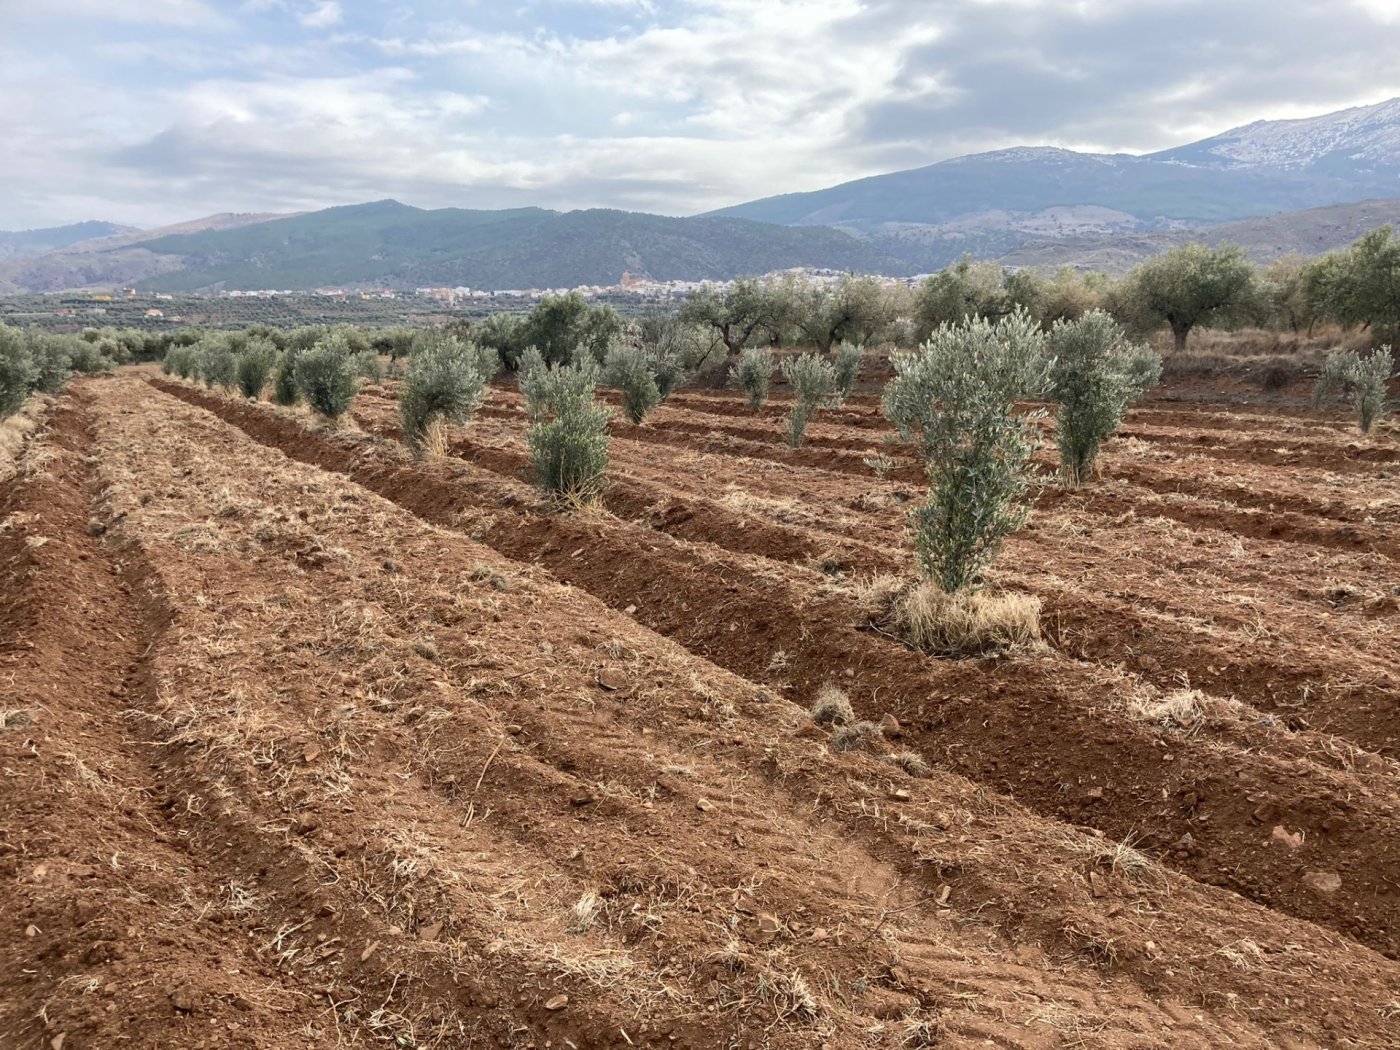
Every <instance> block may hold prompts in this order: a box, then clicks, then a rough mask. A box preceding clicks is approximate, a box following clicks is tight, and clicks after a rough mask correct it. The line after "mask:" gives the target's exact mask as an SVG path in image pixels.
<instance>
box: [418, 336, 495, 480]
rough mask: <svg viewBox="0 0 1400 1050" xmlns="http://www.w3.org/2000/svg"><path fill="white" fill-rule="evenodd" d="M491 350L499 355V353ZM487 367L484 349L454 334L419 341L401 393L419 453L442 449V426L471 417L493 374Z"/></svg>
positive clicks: (493, 354)
mask: <svg viewBox="0 0 1400 1050" xmlns="http://www.w3.org/2000/svg"><path fill="white" fill-rule="evenodd" d="M488 349H489V348H488ZM490 352H491V356H492V358H495V355H496V352H495V351H494V350H491V351H490ZM497 360H498V359H497ZM488 367H490V366H489V365H488V364H487V363H486V360H484V359H483V356H482V354H481V352H480V348H479V347H477V346H476V345H475V344H472V343H464V342H463V341H462V340H460V339H458V338H456V337H455V336H452V335H447V334H445V333H433V334H432V335H430V336H428V337H426V338H420V339H415V340H414V345H413V351H412V353H411V354H410V355H409V358H408V370H407V371H406V372H405V374H404V381H403V388H402V390H401V391H400V393H399V417H400V419H401V421H402V423H403V433H404V439H405V440H406V441H407V442H408V446H409V448H411V449H412V450H413V453H414V455H415V456H421V455H423V453H424V451H425V450H428V449H432V450H435V451H440V450H441V446H442V445H443V444H444V439H443V435H442V434H441V424H444V423H455V424H459V425H460V424H462V423H465V422H466V421H467V420H469V419H470V418H471V417H472V414H473V413H474V412H476V410H477V407H478V406H479V405H480V404H481V399H482V396H483V395H484V394H485V392H486V384H487V382H488V381H489V380H490V378H491V373H489V372H488V371H487V368H488Z"/></svg>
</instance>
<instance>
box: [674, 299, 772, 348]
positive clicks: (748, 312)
mask: <svg viewBox="0 0 1400 1050" xmlns="http://www.w3.org/2000/svg"><path fill="white" fill-rule="evenodd" d="M774 306H775V299H774V296H773V295H772V294H770V293H769V292H768V291H767V290H766V289H765V288H763V286H762V285H760V284H759V283H758V282H757V281H754V280H742V281H735V282H734V283H733V284H731V285H730V286H729V287H728V288H726V289H724V290H722V291H721V290H719V289H717V288H716V287H714V286H713V285H705V286H704V287H702V288H701V289H700V290H699V291H697V292H696V293H695V294H694V295H692V296H691V297H690V298H689V299H687V300H686V301H685V303H684V304H683V305H682V306H681V309H680V318H681V320H682V321H687V322H689V323H692V324H699V325H704V326H705V327H707V328H710V329H713V330H714V332H715V333H716V334H717V335H718V336H719V338H720V340H721V341H722V342H723V343H724V348H725V352H726V357H727V358H733V357H736V356H738V354H739V352H740V351H741V350H743V349H744V347H746V346H747V345H748V343H749V340H750V339H752V338H753V337H754V334H755V333H756V332H758V331H759V330H760V329H761V328H764V327H765V326H769V325H772V324H774V323H775V314H774Z"/></svg>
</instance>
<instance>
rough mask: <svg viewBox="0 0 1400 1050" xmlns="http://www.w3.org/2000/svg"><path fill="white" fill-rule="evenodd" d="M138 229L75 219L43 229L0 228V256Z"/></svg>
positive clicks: (36, 251) (46, 248)
mask: <svg viewBox="0 0 1400 1050" xmlns="http://www.w3.org/2000/svg"><path fill="white" fill-rule="evenodd" d="M138 232H140V231H138V230H137V229H136V228H135V227H134V226H118V225H117V224H116V223H114V222H75V223H73V224H72V225H71V226H51V227H49V228H47V229H43V230H17V231H14V232H11V231H7V230H0V259H15V258H20V257H23V256H26V255H38V254H39V253H41V252H47V251H52V250H53V249H55V248H66V247H68V246H69V245H70V244H78V243H80V242H82V241H91V240H95V239H96V238H98V237H111V236H113V235H114V234H123V233H138Z"/></svg>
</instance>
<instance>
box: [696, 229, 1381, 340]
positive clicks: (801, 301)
mask: <svg viewBox="0 0 1400 1050" xmlns="http://www.w3.org/2000/svg"><path fill="white" fill-rule="evenodd" d="M1397 275H1400V239H1397V238H1396V237H1395V235H1394V232H1393V231H1392V229H1391V228H1390V227H1389V226H1385V227H1381V228H1380V229H1377V230H1374V231H1372V232H1371V233H1368V234H1366V235H1365V236H1363V237H1362V238H1360V239H1359V240H1358V241H1357V242H1356V243H1355V244H1353V245H1352V246H1351V247H1349V248H1347V249H1345V250H1343V251H1338V252H1332V253H1329V254H1327V255H1323V256H1320V257H1318V258H1317V259H1314V260H1311V261H1309V260H1307V259H1305V258H1303V257H1302V256H1300V255H1293V256H1287V257H1285V258H1283V259H1280V260H1278V261H1277V262H1275V263H1273V264H1271V265H1270V266H1267V267H1264V268H1262V269H1261V268H1259V267H1256V266H1255V265H1254V263H1252V262H1251V261H1250V260H1249V258H1248V257H1247V256H1246V255H1245V254H1244V252H1243V251H1242V250H1241V249H1240V248H1237V247H1233V246H1230V245H1225V246H1220V247H1207V246H1205V245H1201V244H1187V245H1183V246H1181V247H1179V248H1174V249H1172V250H1170V251H1166V252H1163V253H1161V254H1159V255H1156V256H1154V257H1152V258H1150V259H1148V260H1146V261H1145V262H1143V263H1141V264H1140V265H1139V266H1137V267H1136V268H1134V269H1133V270H1132V271H1130V272H1129V273H1128V274H1127V275H1125V276H1124V277H1122V278H1121V279H1114V278H1112V277H1109V276H1107V275H1105V274H1101V273H1085V272H1081V271H1078V270H1075V269H1073V268H1069V267H1064V268H1061V269H1059V270H1056V271H1054V272H1052V273H1048V274H1047V273H1042V272H1040V271H1037V270H1034V269H1018V270H1008V269H1006V268H1004V267H1002V266H1001V265H999V264H998V263H995V262H991V261H981V262H975V261H973V260H971V259H970V258H965V259H963V260H962V261H960V262H958V263H955V264H953V265H952V266H949V267H947V268H945V269H943V270H941V271H939V272H938V273H936V274H933V275H931V276H930V277H928V278H926V279H925V280H924V281H922V282H921V283H919V284H918V285H917V286H915V287H913V288H908V287H905V286H903V285H901V284H897V283H890V282H885V281H880V280H877V279H875V278H870V277H857V276H853V275H850V276H846V277H844V278H842V279H841V280H839V281H838V282H836V283H835V284H834V285H831V286H829V287H820V286H815V285H809V284H805V283H802V282H800V281H797V280H796V279H793V278H788V279H785V280H782V281H778V282H773V283H766V284H765V283H763V282H760V281H757V280H751V279H750V280H740V281H735V282H732V283H731V284H729V285H727V286H725V287H719V286H706V287H704V288H702V289H701V290H700V291H698V292H697V293H695V294H694V295H693V296H691V298H690V299H688V300H687V301H686V302H685V303H684V304H683V305H682V306H681V309H680V317H681V319H683V320H685V321H688V322H691V323H694V324H696V325H699V326H702V327H704V328H705V329H707V330H708V331H710V332H711V333H712V334H713V336H714V337H715V338H716V339H717V340H718V341H719V342H720V343H721V344H722V345H723V347H724V350H725V355H726V358H727V360H728V361H729V362H730V363H731V364H732V363H733V362H734V361H735V360H737V358H738V357H739V355H740V354H741V353H742V352H743V351H744V350H745V349H748V348H755V347H763V346H777V345H784V346H810V347H815V348H817V349H818V350H821V351H824V352H825V351H830V350H831V348H832V347H833V346H835V345H837V344H838V343H841V342H843V341H844V342H850V343H853V344H873V343H877V342H888V343H893V344H895V345H897V346H905V347H908V346H915V345H919V344H921V343H922V342H923V341H925V340H927V339H928V338H929V336H930V335H932V333H933V332H934V330H935V329H937V328H938V327H939V326H940V325H945V324H957V323H959V322H962V321H967V320H971V319H973V318H985V319H988V320H996V319H997V318H1000V317H1007V316H1010V315H1011V314H1013V313H1018V312H1020V313H1024V314H1026V315H1028V316H1029V317H1031V318H1032V319H1033V320H1035V321H1036V322H1037V323H1038V324H1039V325H1040V326H1041V327H1042V328H1044V329H1046V330H1047V331H1048V330H1049V328H1050V327H1051V326H1052V325H1054V324H1055V323H1056V322H1057V321H1072V320H1075V319H1076V318H1079V317H1082V316H1084V315H1085V314H1087V313H1089V312H1091V311H1093V310H1103V311H1105V312H1107V313H1109V314H1110V315H1111V316H1112V317H1113V319H1114V320H1116V321H1117V322H1118V323H1119V324H1121V325H1123V326H1124V327H1125V328H1127V329H1128V330H1130V331H1132V332H1133V333H1135V334H1137V335H1147V334H1150V333H1152V332H1155V331H1157V330H1160V329H1166V330H1168V331H1170V332H1171V333H1172V336H1173V340H1174V342H1175V345H1176V348H1177V349H1178V350H1180V349H1184V348H1185V347H1186V345H1187V341H1188V339H1189V337H1190V335H1191V333H1192V332H1193V331H1195V330H1197V329H1199V328H1227V329H1229V328H1238V327H1242V326H1258V327H1272V328H1277V329H1286V330H1291V331H1302V330H1304V329H1311V328H1312V326H1314V325H1316V324H1318V323H1320V322H1331V323H1335V324H1339V325H1341V326H1343V327H1345V328H1360V329H1363V330H1368V331H1371V332H1372V333H1373V334H1374V337H1375V341H1376V343H1377V344H1379V343H1382V342H1394V341H1395V340H1396V338H1397V337H1400V281H1397Z"/></svg>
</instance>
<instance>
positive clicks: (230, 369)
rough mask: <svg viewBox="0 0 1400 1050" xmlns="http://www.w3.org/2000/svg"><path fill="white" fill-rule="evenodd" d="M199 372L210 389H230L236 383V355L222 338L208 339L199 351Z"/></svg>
mask: <svg viewBox="0 0 1400 1050" xmlns="http://www.w3.org/2000/svg"><path fill="white" fill-rule="evenodd" d="M199 374H200V377H201V378H202V379H203V380H204V385H205V386H206V387H208V388H209V389H210V390H213V389H214V387H216V386H219V387H223V388H224V389H225V390H232V389H233V388H234V387H235V386H236V385H237V384H238V355H237V354H235V353H234V352H233V351H232V350H230V349H229V347H228V344H226V343H225V342H224V341H223V340H220V339H211V340H208V341H207V342H206V343H205V344H204V346H203V348H202V349H201V350H200V352H199Z"/></svg>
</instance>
